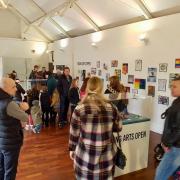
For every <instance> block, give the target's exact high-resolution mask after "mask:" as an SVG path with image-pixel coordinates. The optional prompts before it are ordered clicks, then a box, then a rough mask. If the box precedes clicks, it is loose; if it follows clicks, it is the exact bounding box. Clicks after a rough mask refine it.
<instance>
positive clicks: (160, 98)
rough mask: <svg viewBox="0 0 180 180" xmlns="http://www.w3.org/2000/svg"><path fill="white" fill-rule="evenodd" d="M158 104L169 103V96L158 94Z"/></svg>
mask: <svg viewBox="0 0 180 180" xmlns="http://www.w3.org/2000/svg"><path fill="white" fill-rule="evenodd" d="M158 104H163V105H169V97H167V96H158Z"/></svg>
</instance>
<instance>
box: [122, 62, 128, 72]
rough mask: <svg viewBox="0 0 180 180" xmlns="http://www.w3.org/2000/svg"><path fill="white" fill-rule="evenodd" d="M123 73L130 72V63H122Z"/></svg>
mask: <svg viewBox="0 0 180 180" xmlns="http://www.w3.org/2000/svg"><path fill="white" fill-rule="evenodd" d="M122 73H123V74H124V75H126V74H127V73H128V63H124V64H123V65H122Z"/></svg>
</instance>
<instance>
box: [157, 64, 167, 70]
mask: <svg viewBox="0 0 180 180" xmlns="http://www.w3.org/2000/svg"><path fill="white" fill-rule="evenodd" d="M167 67H168V64H167V63H160V64H159V72H167Z"/></svg>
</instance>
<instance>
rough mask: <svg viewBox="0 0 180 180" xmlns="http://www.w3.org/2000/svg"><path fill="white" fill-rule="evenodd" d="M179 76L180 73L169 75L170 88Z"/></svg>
mask: <svg viewBox="0 0 180 180" xmlns="http://www.w3.org/2000/svg"><path fill="white" fill-rule="evenodd" d="M179 76H180V74H178V73H170V74H169V88H170V87H171V83H172V81H173V80H174V79H176V78H177V77H179Z"/></svg>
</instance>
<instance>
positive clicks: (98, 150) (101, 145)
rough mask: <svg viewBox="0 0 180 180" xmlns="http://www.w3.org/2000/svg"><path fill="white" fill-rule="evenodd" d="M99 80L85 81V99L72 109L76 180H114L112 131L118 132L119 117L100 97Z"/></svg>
mask: <svg viewBox="0 0 180 180" xmlns="http://www.w3.org/2000/svg"><path fill="white" fill-rule="evenodd" d="M102 90H103V83H102V81H101V79H99V78H98V77H92V78H90V79H89V80H88V83H87V88H86V96H85V97H84V98H83V100H82V101H81V102H80V104H79V105H78V106H77V107H76V108H75V110H74V112H73V115H72V119H71V124H70V137H69V151H70V158H71V159H72V160H73V161H74V170H75V176H76V179H78V180H80V179H97V180H98V179H108V180H110V179H113V176H114V169H115V164H114V157H115V154H116V147H115V144H114V143H113V142H114V141H113V129H114V128H115V127H116V131H121V129H122V123H121V120H122V118H121V116H120V114H119V112H118V110H117V108H116V107H115V106H113V105H112V104H110V103H108V101H107V100H106V99H105V98H104V97H103V95H102Z"/></svg>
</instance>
